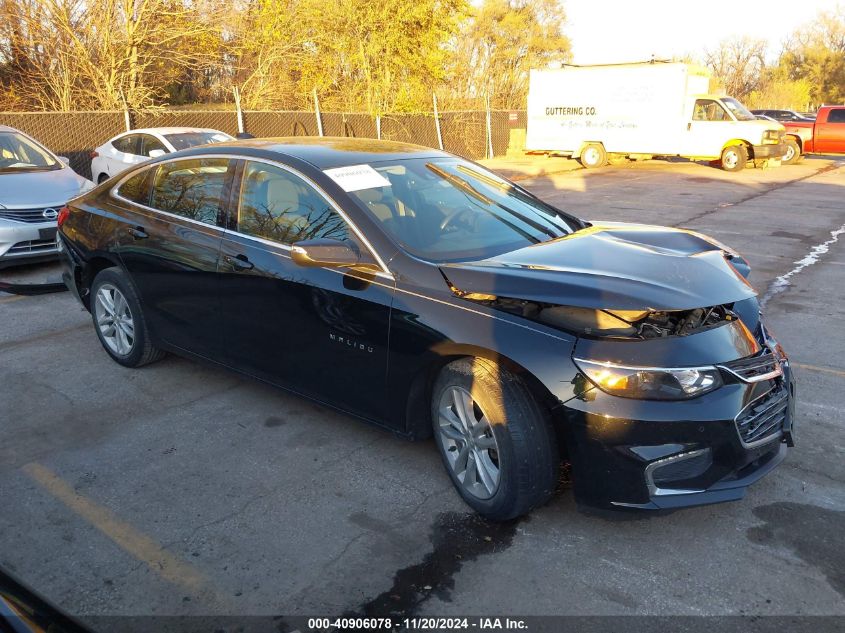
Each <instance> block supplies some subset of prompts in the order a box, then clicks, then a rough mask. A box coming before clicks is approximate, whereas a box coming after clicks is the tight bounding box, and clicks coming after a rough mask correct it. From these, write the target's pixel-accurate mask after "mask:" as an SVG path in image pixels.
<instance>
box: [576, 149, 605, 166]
mask: <svg viewBox="0 0 845 633" xmlns="http://www.w3.org/2000/svg"><path fill="white" fill-rule="evenodd" d="M581 164H582V165H583V166H584V167H586V168H587V169H594V168H596V167H604V166H605V165H606V164H607V152H606V151H605V149H604V145H602V144H601V143H588V144H587V145H585V146H584V149H583V150H581Z"/></svg>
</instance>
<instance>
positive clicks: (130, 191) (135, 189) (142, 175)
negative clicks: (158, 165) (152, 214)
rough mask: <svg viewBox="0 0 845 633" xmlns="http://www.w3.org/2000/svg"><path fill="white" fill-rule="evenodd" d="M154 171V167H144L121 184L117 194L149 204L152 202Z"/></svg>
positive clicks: (139, 202) (133, 200)
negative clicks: (151, 191)
mask: <svg viewBox="0 0 845 633" xmlns="http://www.w3.org/2000/svg"><path fill="white" fill-rule="evenodd" d="M153 171H154V170H152V169H142V170H141V171H139V172H138V173H136V174H135V175H134V176H132V177H131V178H129V179H128V180H126V181H125V182H124V183H123V184H122V185H120V189H118V190H117V195H119V196H121V197H122V198H126V199H127V200H131V201H132V202H137V203H138V204H143V205H144V206H148V205H149V203H150V175H151V174H152V173H153Z"/></svg>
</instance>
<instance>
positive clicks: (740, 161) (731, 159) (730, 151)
mask: <svg viewBox="0 0 845 633" xmlns="http://www.w3.org/2000/svg"><path fill="white" fill-rule="evenodd" d="M747 162H748V150H747V149H745V146H744V145H730V146H728V147H726V148H725V149H723V150H722V158H721V160H720V161H719V164H720V165H721V167H722V169H724V170H725V171H742V170H743V169H745V164H746V163H747Z"/></svg>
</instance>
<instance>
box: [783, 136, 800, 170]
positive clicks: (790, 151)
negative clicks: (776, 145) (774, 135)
mask: <svg viewBox="0 0 845 633" xmlns="http://www.w3.org/2000/svg"><path fill="white" fill-rule="evenodd" d="M783 144H784V145H786V153H785V154H784V155H783V158H781V159H780V162H781V163H782V164H784V165H794V164H795V163H797V162H798V161H799V160H801V147H800V146H799V145H798V141H796V140H795V139H794V138H787V139H786V140H785V141H784V142H783Z"/></svg>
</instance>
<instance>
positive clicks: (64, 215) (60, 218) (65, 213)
mask: <svg viewBox="0 0 845 633" xmlns="http://www.w3.org/2000/svg"><path fill="white" fill-rule="evenodd" d="M69 216H70V209H69V208H68V207H62V208H61V209H59V215H57V216H56V224H58V225H59V226H61V225H62V224H64V223H65V220H67V219H68V217H69Z"/></svg>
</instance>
